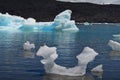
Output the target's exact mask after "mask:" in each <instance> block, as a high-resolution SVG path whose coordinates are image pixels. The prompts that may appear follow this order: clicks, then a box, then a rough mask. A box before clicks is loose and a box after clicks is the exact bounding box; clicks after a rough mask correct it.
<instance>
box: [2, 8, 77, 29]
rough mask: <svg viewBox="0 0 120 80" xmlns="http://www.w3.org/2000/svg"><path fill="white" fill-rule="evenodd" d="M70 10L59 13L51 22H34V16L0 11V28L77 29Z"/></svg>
mask: <svg viewBox="0 0 120 80" xmlns="http://www.w3.org/2000/svg"><path fill="white" fill-rule="evenodd" d="M71 14H72V11H71V10H65V11H63V12H61V13H59V14H58V15H57V16H56V17H55V19H54V21H52V22H36V20H35V19H34V18H28V19H24V18H22V17H20V16H15V15H10V14H8V13H6V14H2V13H0V30H20V31H71V30H72V31H78V30H79V29H78V28H77V26H76V25H75V21H74V20H70V19H71Z"/></svg>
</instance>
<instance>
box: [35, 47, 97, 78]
mask: <svg viewBox="0 0 120 80" xmlns="http://www.w3.org/2000/svg"><path fill="white" fill-rule="evenodd" d="M36 55H37V56H42V57H43V58H44V59H42V60H41V63H42V64H44V67H45V71H46V73H52V74H59V75H68V76H83V75H84V74H86V68H87V64H88V63H89V62H91V61H93V60H94V59H95V56H97V55H98V53H97V52H95V51H94V50H93V49H91V48H89V47H85V48H84V50H83V51H82V53H80V54H79V55H78V56H77V57H76V58H77V59H78V65H76V66H75V67H73V68H66V67H64V66H60V65H58V64H56V63H55V62H54V61H55V60H56V58H58V54H57V48H56V47H48V46H47V45H44V46H41V47H40V49H39V50H38V51H37V53H36Z"/></svg>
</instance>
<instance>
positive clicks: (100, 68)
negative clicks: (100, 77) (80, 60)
mask: <svg viewBox="0 0 120 80" xmlns="http://www.w3.org/2000/svg"><path fill="white" fill-rule="evenodd" d="M91 71H93V72H103V65H102V64H100V65H98V66H96V67H95V68H93V69H92V70H91Z"/></svg>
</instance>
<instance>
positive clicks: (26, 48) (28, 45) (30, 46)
mask: <svg viewBox="0 0 120 80" xmlns="http://www.w3.org/2000/svg"><path fill="white" fill-rule="evenodd" d="M23 48H24V50H28V51H29V50H31V49H32V48H33V49H34V48H35V45H34V44H30V42H29V41H26V42H25V43H24V45H23Z"/></svg>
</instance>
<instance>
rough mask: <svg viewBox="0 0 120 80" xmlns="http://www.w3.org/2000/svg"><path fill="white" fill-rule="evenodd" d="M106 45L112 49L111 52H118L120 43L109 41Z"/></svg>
mask: <svg viewBox="0 0 120 80" xmlns="http://www.w3.org/2000/svg"><path fill="white" fill-rule="evenodd" d="M108 45H109V46H110V47H111V48H112V50H115V51H120V43H118V42H116V41H113V40H109V42H108Z"/></svg>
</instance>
